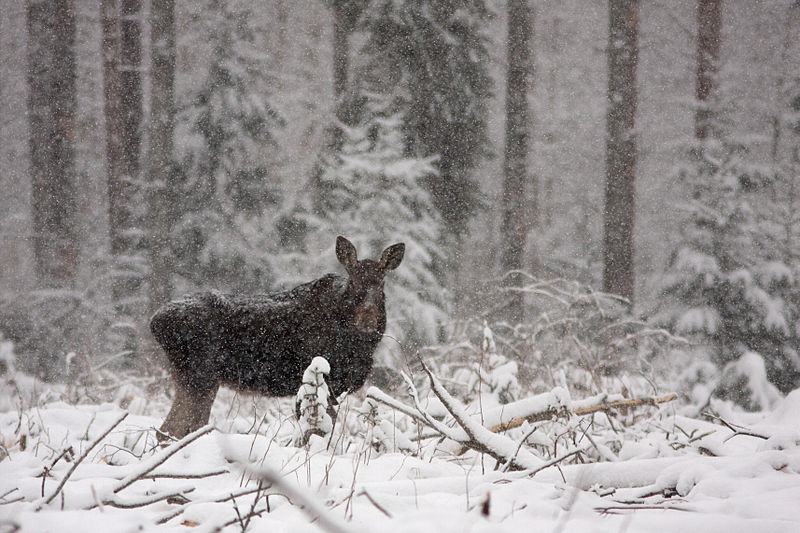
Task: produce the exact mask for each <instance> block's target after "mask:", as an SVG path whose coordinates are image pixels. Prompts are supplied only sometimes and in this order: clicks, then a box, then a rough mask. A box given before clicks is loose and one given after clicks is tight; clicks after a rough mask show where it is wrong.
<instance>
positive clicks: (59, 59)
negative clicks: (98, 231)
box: [27, 0, 79, 287]
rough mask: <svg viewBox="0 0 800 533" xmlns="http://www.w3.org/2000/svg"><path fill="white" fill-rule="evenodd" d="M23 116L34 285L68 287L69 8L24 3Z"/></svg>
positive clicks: (72, 233)
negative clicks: (25, 121)
mask: <svg viewBox="0 0 800 533" xmlns="http://www.w3.org/2000/svg"><path fill="white" fill-rule="evenodd" d="M27 26H28V39H29V40H28V87H29V93H28V115H29V120H30V136H29V146H30V154H31V180H32V185H33V187H32V188H33V194H32V204H33V205H32V211H33V233H34V256H35V262H36V273H37V276H38V279H39V283H40V284H41V285H42V286H45V287H71V286H72V285H73V284H74V281H75V277H76V274H77V267H78V249H79V245H78V232H77V229H76V221H75V213H76V208H77V204H76V191H75V149H74V141H75V139H74V137H75V131H74V130H75V110H76V107H77V94H76V90H75V84H76V60H75V6H74V3H73V2H72V1H70V0H44V1H42V0H40V1H36V0H30V1H29V2H28V12H27Z"/></svg>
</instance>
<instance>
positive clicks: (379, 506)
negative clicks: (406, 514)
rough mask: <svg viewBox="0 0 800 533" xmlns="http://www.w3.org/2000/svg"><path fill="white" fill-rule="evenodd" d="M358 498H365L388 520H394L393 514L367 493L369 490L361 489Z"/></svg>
mask: <svg viewBox="0 0 800 533" xmlns="http://www.w3.org/2000/svg"><path fill="white" fill-rule="evenodd" d="M358 496H365V497H366V498H367V499H368V500H369V501H370V503H371V504H372V505H374V506H375V508H376V509H377V510H379V511H380V512H382V513H383V514H385V515H386V517H387V518H392V513H390V512H389V511H387V510H386V509H385V508H384V507H383V506H382V505H380V504H379V503H378V502H376V501H375V500H374V499H373V498H372V496H370V494H369V492H367V489H361V492H359V493H358Z"/></svg>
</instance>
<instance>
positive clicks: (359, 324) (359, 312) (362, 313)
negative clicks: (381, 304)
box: [355, 303, 379, 333]
mask: <svg viewBox="0 0 800 533" xmlns="http://www.w3.org/2000/svg"><path fill="white" fill-rule="evenodd" d="M378 314H379V311H378V306H377V305H375V304H373V303H367V304H364V305H361V306H359V307H358V308H357V309H356V313H355V315H356V316H355V318H356V320H355V326H356V329H359V330H361V331H364V332H370V333H371V332H374V331H377V330H378Z"/></svg>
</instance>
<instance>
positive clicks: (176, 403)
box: [158, 379, 219, 441]
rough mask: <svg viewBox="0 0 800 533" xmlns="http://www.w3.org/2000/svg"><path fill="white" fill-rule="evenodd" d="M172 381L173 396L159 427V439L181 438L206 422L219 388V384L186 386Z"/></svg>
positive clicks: (178, 381)
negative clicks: (197, 386) (173, 386)
mask: <svg viewBox="0 0 800 533" xmlns="http://www.w3.org/2000/svg"><path fill="white" fill-rule="evenodd" d="M172 382H173V383H174V385H175V398H174V399H173V400H172V408H171V409H170V410H169V414H168V415H167V418H166V419H164V423H163V424H162V425H161V428H160V429H159V433H158V439H159V440H160V441H161V440H166V439H167V437H168V436H171V437H174V438H177V439H181V438H183V437H185V436H186V435H188V434H189V433H191V432H192V431H194V430H196V429H199V428H201V427H203V426H204V425H205V424H207V423H208V417H209V416H210V414H211V406H212V405H213V404H214V398H215V397H216V395H217V389H218V388H219V384H215V385H213V386H212V387H203V388H196V387H190V386H186V385H185V384H183V383H181V380H178V379H173V380H172Z"/></svg>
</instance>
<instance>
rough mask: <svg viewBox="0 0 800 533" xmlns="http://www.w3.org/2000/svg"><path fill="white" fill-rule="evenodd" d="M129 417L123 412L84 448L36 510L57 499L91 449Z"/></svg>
mask: <svg viewBox="0 0 800 533" xmlns="http://www.w3.org/2000/svg"><path fill="white" fill-rule="evenodd" d="M127 417H128V413H123V414H122V416H120V417H119V418H118V419H117V420H116V421H115V422H114V423H113V424H111V426H110V427H109V428H108V429H107V430H105V431H104V432H103V434H102V435H100V436H99V437H98V438H97V439H95V440H94V441H93V442H92V443H91V444H90V445H89V447H88V448H86V450H84V452H83V453H82V454H81V456H80V457H78V459H77V460H76V461H75V463H74V464H73V465H72V468H70V469H69V471H68V472H67V474H66V475H65V476H64V477H63V478H61V482H60V483H59V484H58V486H57V487H56V490H54V491H53V493H52V494H50V496H48V497H47V498H46V499H45V500H44V501H43V502H40V503H39V505H37V506H36V508H35V509H34V511H36V512H38V511H41V510H42V507H44V506H45V505H47V504H49V503H50V502H52V501H53V499H55V497H56V496H57V495H58V493H59V492H61V489H63V488H64V485H65V484H66V483H67V480H68V479H69V478H70V476H71V475H72V474H73V472H75V469H76V468H78V465H80V464H81V462H82V461H83V460H84V459H86V457H87V456H88V455H89V452H90V451H92V449H93V448H94V447H95V446H97V445H98V444H99V443H100V441H101V440H103V439H104V438H106V435H108V434H109V433H111V432H112V431H113V430H114V428H115V427H117V426H118V425H119V424H120V423H121V422H122V421H123V420H125V419H126V418H127Z"/></svg>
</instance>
